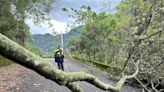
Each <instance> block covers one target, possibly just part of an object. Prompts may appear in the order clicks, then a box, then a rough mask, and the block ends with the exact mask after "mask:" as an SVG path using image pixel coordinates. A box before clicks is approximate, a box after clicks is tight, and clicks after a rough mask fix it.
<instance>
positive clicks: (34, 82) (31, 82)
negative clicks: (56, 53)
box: [11, 58, 141, 92]
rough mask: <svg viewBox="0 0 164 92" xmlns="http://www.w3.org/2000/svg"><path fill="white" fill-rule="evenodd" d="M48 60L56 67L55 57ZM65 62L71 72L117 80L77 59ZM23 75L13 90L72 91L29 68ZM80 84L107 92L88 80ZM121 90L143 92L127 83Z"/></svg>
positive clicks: (88, 91)
mask: <svg viewBox="0 0 164 92" xmlns="http://www.w3.org/2000/svg"><path fill="white" fill-rule="evenodd" d="M46 61H48V62H49V63H51V64H53V65H55V66H54V67H57V66H56V63H55V62H54V59H53V58H49V59H46ZM64 64H65V69H66V70H67V71H69V72H74V71H83V72H87V73H92V74H93V75H95V76H96V77H98V78H99V79H100V80H102V81H103V82H105V83H111V84H113V83H114V82H115V81H114V80H113V79H110V78H109V76H108V75H107V74H106V73H105V72H102V71H99V70H97V69H95V68H94V67H92V68H91V67H89V66H87V65H85V64H83V63H80V62H77V61H75V60H71V59H68V58H65V62H64ZM21 77H22V78H23V80H24V81H23V82H22V83H19V85H17V86H16V87H15V88H13V89H12V90H11V92H71V91H70V90H69V89H68V88H66V87H64V86H60V85H58V84H56V83H54V82H52V81H50V80H48V79H45V78H44V77H42V76H40V75H39V74H37V73H36V72H34V71H31V70H28V72H26V73H25V74H23V75H22V76H21ZM79 84H80V86H81V87H82V89H83V90H84V92H107V91H103V90H101V89H99V88H96V87H95V86H93V85H91V84H89V83H87V82H79ZM120 92H141V90H140V89H138V88H137V87H133V86H131V85H128V84H125V85H124V86H123V87H122V89H121V91H120Z"/></svg>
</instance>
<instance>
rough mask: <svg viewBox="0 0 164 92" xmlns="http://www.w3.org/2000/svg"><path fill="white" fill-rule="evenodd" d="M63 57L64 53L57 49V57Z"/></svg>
mask: <svg viewBox="0 0 164 92" xmlns="http://www.w3.org/2000/svg"><path fill="white" fill-rule="evenodd" d="M60 56H62V51H61V50H59V49H55V57H60Z"/></svg>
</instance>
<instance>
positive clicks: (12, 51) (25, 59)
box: [0, 33, 138, 92]
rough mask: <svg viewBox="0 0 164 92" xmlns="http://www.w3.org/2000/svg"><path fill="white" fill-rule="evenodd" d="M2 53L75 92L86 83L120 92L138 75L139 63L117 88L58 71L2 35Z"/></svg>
mask: <svg viewBox="0 0 164 92" xmlns="http://www.w3.org/2000/svg"><path fill="white" fill-rule="evenodd" d="M0 52H1V55H3V56H5V57H6V58H9V59H11V60H13V61H14V62H16V63H18V64H21V65H23V66H25V67H27V68H30V69H32V70H34V71H36V72H37V73H39V74H40V75H42V76H44V77H45V78H47V79H50V80H52V81H54V82H56V83H58V84H59V85H63V86H66V87H68V88H69V89H70V90H72V91H73V92H82V90H81V88H80V87H79V86H78V85H77V84H76V83H74V82H76V81H86V82H88V83H90V84H93V85H95V86H96V87H99V88H100V89H103V90H109V91H112V92H118V91H119V90H120V89H121V87H122V86H123V84H124V83H125V81H126V79H131V78H134V77H135V76H136V75H137V74H138V63H136V71H135V73H134V74H133V75H130V76H123V77H122V78H121V79H120V80H119V81H118V82H117V83H116V85H115V86H113V85H111V84H106V83H103V82H101V81H100V80H99V79H98V78H97V77H95V76H93V75H91V74H87V73H84V72H64V71H61V70H58V69H57V68H55V67H54V66H53V65H51V64H49V63H48V62H46V61H45V60H44V59H42V58H41V57H39V56H37V55H35V54H33V53H32V52H29V51H28V50H26V49H25V48H23V47H21V46H20V45H18V44H17V43H15V42H13V41H12V40H10V39H9V38H7V37H6V36H4V35H2V34H1V33H0Z"/></svg>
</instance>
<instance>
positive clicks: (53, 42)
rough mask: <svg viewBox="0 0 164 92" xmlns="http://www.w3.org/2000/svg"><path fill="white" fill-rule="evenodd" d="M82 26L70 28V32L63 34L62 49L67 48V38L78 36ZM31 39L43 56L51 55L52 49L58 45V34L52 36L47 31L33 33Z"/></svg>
mask: <svg viewBox="0 0 164 92" xmlns="http://www.w3.org/2000/svg"><path fill="white" fill-rule="evenodd" d="M82 29H83V26H79V27H76V28H74V29H73V30H71V31H70V32H68V33H66V34H63V39H64V41H63V42H64V49H69V48H70V46H69V45H68V42H69V39H70V38H71V37H74V36H79V35H80V34H81V32H82ZM32 39H33V41H34V43H35V45H36V46H37V47H38V48H39V49H40V51H41V52H42V54H43V56H45V57H47V56H53V51H54V49H55V48H57V47H58V46H59V45H60V35H57V36H53V35H51V34H49V33H47V34H34V35H32Z"/></svg>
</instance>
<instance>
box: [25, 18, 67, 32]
mask: <svg viewBox="0 0 164 92" xmlns="http://www.w3.org/2000/svg"><path fill="white" fill-rule="evenodd" d="M26 23H27V24H28V25H29V27H30V32H31V33H32V34H45V33H50V34H53V33H56V34H61V33H65V32H66V31H69V30H70V28H68V27H67V25H68V24H67V23H66V22H60V21H57V20H54V19H51V20H49V21H45V22H44V23H40V25H36V24H34V23H33V21H32V20H31V19H27V20H26Z"/></svg>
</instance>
